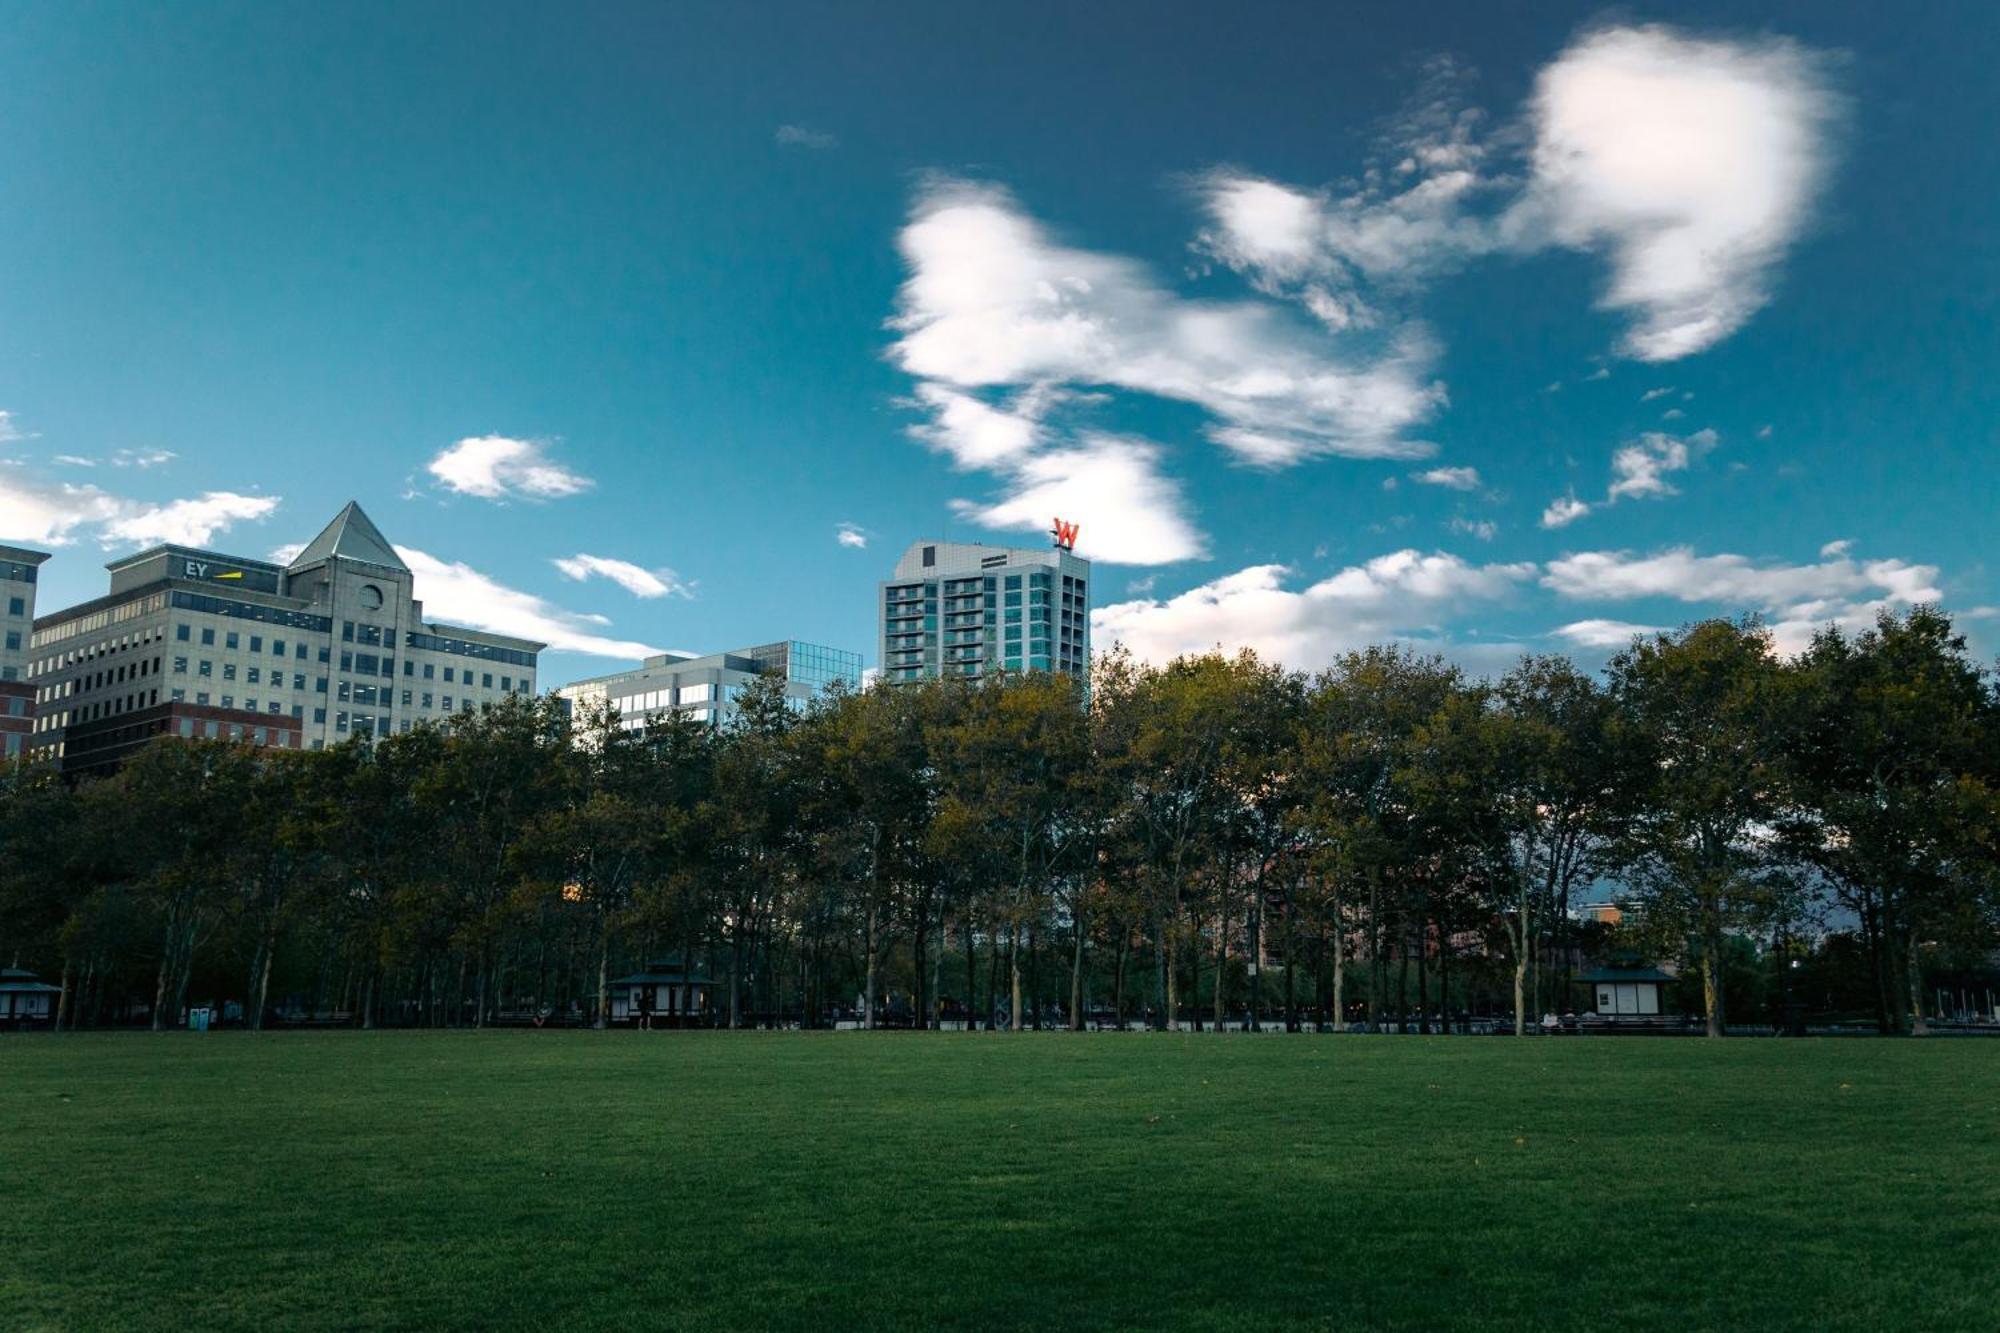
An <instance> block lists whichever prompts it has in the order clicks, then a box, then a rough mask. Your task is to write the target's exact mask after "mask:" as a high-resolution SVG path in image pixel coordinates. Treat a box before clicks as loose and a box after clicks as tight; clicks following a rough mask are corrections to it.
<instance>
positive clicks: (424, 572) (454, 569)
mask: <svg viewBox="0 0 2000 1333" xmlns="http://www.w3.org/2000/svg"><path fill="white" fill-rule="evenodd" d="M396 553H397V554H398V555H400V556H402V557H403V563H405V564H407V565H408V566H409V567H410V572H411V573H412V574H414V575H415V576H416V586H417V590H418V592H419V594H420V595H421V596H422V597H423V599H424V611H425V613H426V614H427V615H432V616H435V617H436V618H437V619H439V620H442V621H447V622H450V623H452V624H459V625H469V626H471V627H473V628H475V629H486V630H492V631H493V632H494V633H496V634H512V635H515V636H517V637H520V638H524V639H535V640H539V641H540V642H542V643H546V644H548V645H549V647H551V648H553V649H555V650H557V651H558V652H566V653H586V654H589V655H590V656H593V657H615V658H642V657H650V656H652V655H653V654H654V653H656V652H658V651H659V650H658V649H656V648H651V647H648V646H647V645H646V644H643V643H638V642H635V641H633V640H630V639H617V638H613V637H611V636H610V635H608V634H605V633H603V632H602V631H603V630H604V629H606V628H607V627H608V626H609V625H610V624H611V621H610V620H609V619H608V618H606V617H604V616H601V615H593V614H588V613H585V612H579V611H570V610H567V609H565V608H563V607H560V606H557V605H556V604H555V603H553V602H550V601H547V600H546V599H544V598H541V597H537V596H535V595H534V594H533V593H528V592H522V591H521V590H520V589H518V588H510V587H508V586H507V585H505V584H503V583H501V582H499V581H498V580H496V579H493V578H491V577H489V576H487V575H486V574H483V573H481V572H480V571H478V570H476V569H474V568H472V566H470V565H467V564H464V563H462V562H459V561H454V560H441V559H439V558H437V557H436V556H433V555H431V554H429V553H428V552H425V551H421V550H418V549H417V548H415V547H411V546H398V547H397V548H396Z"/></svg>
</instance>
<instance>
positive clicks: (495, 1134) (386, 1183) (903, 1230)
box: [0, 1032, 2000, 1333]
mask: <svg viewBox="0 0 2000 1333" xmlns="http://www.w3.org/2000/svg"><path fill="white" fill-rule="evenodd" d="M0 1127H4V1128H0V1328H5V1329H9V1330H18V1329H24V1328H26V1329H33V1328H62V1329H92V1330H96V1329H115V1328H128V1327H129V1328H178V1329H185V1330H206V1329H216V1328H259V1327H284V1328H381V1327H415V1326H432V1327H435V1326H456V1327H467V1328H500V1327H514V1328H526V1327H594V1328H626V1329H638V1328H696V1327H700V1328H740V1329H763V1328H811V1329H815V1330H821V1331H822V1333H823V1331H824V1330H830V1329H836V1328H847V1327H879V1328H910V1329H919V1328H923V1329H928V1328H964V1329H982V1330H983V1329H996V1328H1035V1329H1045V1328H1111V1327H1123V1328H1268V1327H1278V1326H1286V1325H1306V1326H1325V1327H1342V1328H1361V1327H1366V1328H1399V1329H1436V1328H1524V1327H1537V1328H1544V1329H1553V1328H1561V1329H1591V1330H1596V1331H1597V1333H1603V1331H1604V1330H1613V1329H1615V1330H1626V1329H1642V1328H1643V1329H1652V1328H1669V1327H1671V1328H1677V1329H1693V1328H1721V1327H1733V1328H1759V1329H1779V1328H1796V1329H1827V1328H1849V1329H1882V1328H1923V1329H1960V1328H1963V1329H1990V1328H1993V1327H1995V1326H1996V1325H2000V1043H1984V1042H1976V1041H1956V1042H1951V1041H1940V1042H1935V1043H1931V1044H1924V1043H1918V1042H1896V1041H1842V1042H1834V1041H1804V1042H1781V1041H1772V1040H1764V1041H1750V1040H1742V1041H1732V1042H1723V1043H1703V1042H1699V1041H1645V1040H1630V1041H1616V1040H1601V1039H1600V1040H1567V1041H1565V1040H1554V1041H1550V1040H1533V1041H1527V1042H1514V1041H1505V1040H1495V1039H1479V1038H1471V1039H1468V1038H1450V1039H1427V1038H1380V1037H1375V1038H1371V1037H1341V1038H1330V1037H1264V1038H1255V1037H1252V1038H1245V1037H1241V1036H1227V1037H1220V1036H1215V1035H1198V1036H1171V1037H1170V1036H1150V1035H1136V1034H1135V1035H1109V1034H1107V1035H1090V1036H1069V1035H1055V1034H1047V1035H1036V1034H1027V1035H1023V1036H1019V1037H1007V1036H993V1035H979V1036H966V1035H962V1034H952V1035H943V1036H929V1035H916V1034H906V1033H897V1034H880V1035H863V1034H838V1035H836V1034H806V1035H798V1034H787V1035H775V1034H756V1033H743V1034H702V1033H656V1034H640V1033H610V1034H598V1033H553V1032H551V1033H542V1032H511V1033H382V1034H372V1033H327V1034H280V1035H272V1036H263V1037H260V1036H254V1035H247V1034H237V1033H216V1034H209V1035H206V1036H198V1035H192V1034H170V1035H167V1036H163V1037H153V1036H146V1035H139V1034H130V1035H104V1036H93V1035H84V1036H80V1037H71V1036H65V1037H60V1038H54V1037H24V1038H7V1039H4V1040H0Z"/></svg>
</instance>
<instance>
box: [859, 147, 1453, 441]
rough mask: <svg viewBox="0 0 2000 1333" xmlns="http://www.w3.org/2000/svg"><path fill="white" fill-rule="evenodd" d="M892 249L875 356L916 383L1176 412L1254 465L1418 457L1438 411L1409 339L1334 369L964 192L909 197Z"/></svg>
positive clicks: (1310, 342)
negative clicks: (1088, 392) (1426, 423)
mask: <svg viewBox="0 0 2000 1333" xmlns="http://www.w3.org/2000/svg"><path fill="white" fill-rule="evenodd" d="M900 245H901V249H902V252H903V258H904V262H905V264H906V266H907V267H908V270H909V277H908V279H907V281H905V283H904V284H903V288H902V292H901V294H900V297H899V300H898V312H897V315H896V318H895V320H894V321H893V327H894V328H895V330H896V331H897V333H898V335H899V337H898V338H897V341H896V343H895V344H894V346H893V347H892V348H891V355H892V357H893V358H894V359H895V361H896V362H897V364H898V365H900V366H901V367H902V368H903V369H904V370H905V371H907V372H909V373H910V374H912V375H914V376H916V377H917V378H918V379H920V380H922V381H925V382H927V383H930V384H935V385H942V386H947V387H949V388H950V389H953V390H956V391H958V392H960V393H969V392H974V391H980V390H995V389H998V390H1014V391H1021V390H1039V391H1044V392H1045V391H1047V390H1049V389H1051V388H1060V387H1063V386H1071V387H1076V388H1086V389H1103V388H1109V389H1118V390H1125V391H1130V392H1134V393H1140V394H1146V395H1151V396H1154V397H1159V398H1166V399H1171V400H1175V401H1179V402H1185V403H1190V404H1193V405H1194V406H1196V407H1198V408H1200V409H1202V410H1203V412H1204V413H1206V414H1207V416H1208V418H1209V421H1208V425H1207V433H1208V435H1209V436H1210V438H1212V439H1213V440H1215V441H1216V442H1217V443H1219V444H1221V445H1223V446H1224V447H1225V448H1227V449H1229V450H1231V451H1232V452H1233V453H1235V454H1236V455H1237V457H1238V458H1240V459H1242V460H1243V461H1246V462H1252V463H1257V464H1262V465H1271V466H1275V465H1282V464H1285V463H1292V462H1297V461H1299V460H1300V459H1303V458H1307V457H1310V456H1312V455H1315V454H1345V455H1349V456H1354V457H1369V458H1380V457H1404V458H1407V457H1413V456H1420V455H1424V454H1428V453H1429V452H1431V447H1430V446H1428V445H1426V444H1422V443H1415V442H1412V441H1410V440H1408V439H1407V438H1405V436H1404V432H1405V431H1406V430H1407V429H1408V428H1409V427H1411V426H1412V425H1414V424H1416V423H1418V422H1420V421H1422V420H1423V419H1425V418H1426V417H1427V416H1429V414H1430V413H1431V412H1432V411H1433V410H1434V409H1435V408H1436V406H1437V405H1438V404H1439V402H1440V401H1441V398H1442V390H1441V389H1440V388H1439V387H1438V386H1437V385H1436V384H1435V383H1433V382H1432V381H1431V379H1430V377H1429V373H1428V372H1429V363H1430V360H1431V348H1430V345H1429V343H1428V341H1427V340H1426V339H1424V338H1423V337H1421V336H1420V335H1419V334H1417V332H1416V331H1414V330H1411V331H1408V332H1407V333H1406V334H1404V335H1403V336H1400V337H1398V338H1395V339H1393V340H1391V341H1390V342H1389V344H1388V345H1386V346H1384V347H1382V348H1380V349H1379V350H1378V351H1376V352H1374V353H1372V354H1361V355H1353V354H1347V355H1342V354H1339V353H1337V352H1336V351H1335V348H1334V347H1333V346H1332V345H1331V344H1330V343H1328V342H1327V341H1326V340H1324V339H1323V338H1321V337H1319V336H1317V335H1315V334H1314V333H1313V332H1312V330H1310V329H1309V328H1302V327H1300V326H1299V325H1297V324H1296V323H1295V322H1293V321H1291V320H1288V319H1287V318H1286V317H1285V316H1284V313H1283V312H1282V310H1280V309H1278V308H1276V307H1274V306H1272V305H1271V304H1269V303H1267V302H1259V301H1234V302H1218V301H1195V300H1189V299H1185V298H1182V297H1179V296H1176V295H1175V294H1173V293H1172V292H1170V291H1168V290H1167V289H1166V287H1165V286H1163V285H1162V284H1161V282H1160V281H1159V280H1158V279H1157V278H1156V277H1155V276H1154V275H1153V274H1152V273H1150V272H1149V271H1148V270H1147V269H1146V268H1145V267H1144V266H1143V265H1141V264H1139V263H1137V262H1136V261H1133V260H1131V259H1127V258H1124V257H1122V256H1119V255H1113V254H1105V253H1102V252H1098V251H1091V250H1081V249H1076V248H1073V247H1070V246H1065V245H1062V244H1060V243H1059V242H1057V241H1056V240H1054V239H1053V238H1052V237H1051V236H1049V234H1048V233H1047V232H1046V231H1045V230H1044V229H1043V227H1042V226H1041V225H1040V224H1039V223H1038V222H1036V221H1035V220H1034V219H1033V218H1031V217H1030V216H1029V215H1028V214H1027V213H1026V212H1025V211H1024V210H1023V209H1022V208H1021V207H1020V205H1019V204H1018V203H1016V202H1015V200H1014V198H1013V197H1012V196H1011V195H1010V194H1008V193H1007V192H1006V191H1005V190H1003V189H1000V188H999V187H997V186H992V185H982V184H977V183H974V182H970V181H964V180H952V179H940V180H937V181H933V182H931V183H930V184H929V185H928V186H926V187H925V188H924V189H923V190H922V191H921V192H920V193H919V195H918V198H917V201H916V205H915V207H914V209H913V210H912V215H911V219H910V222H909V225H908V226H906V227H905V228H904V229H903V233H902V237H901V241H900Z"/></svg>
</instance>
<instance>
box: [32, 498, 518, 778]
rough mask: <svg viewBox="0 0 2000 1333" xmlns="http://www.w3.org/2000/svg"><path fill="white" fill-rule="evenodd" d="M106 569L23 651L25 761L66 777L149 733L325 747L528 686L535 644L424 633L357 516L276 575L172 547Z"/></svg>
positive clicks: (355, 512)
mask: <svg viewBox="0 0 2000 1333" xmlns="http://www.w3.org/2000/svg"><path fill="white" fill-rule="evenodd" d="M106 568H107V569H109V570H110V573H111V590H110V592H109V593H107V594H106V595H105V596H103V597H99V598H96V599H95V600H92V601H89V602H84V603H82V604H81V605H78V606H73V607H69V608H68V609H66V610H62V611H57V612H53V613H51V614H48V615H44V616H41V617H38V618H37V619H36V620H35V621H34V632H33V636H32V638H31V640H30V643H29V648H28V654H27V656H28V662H27V676H28V679H29V681H30V683H31V684H32V686H33V689H34V693H35V709H36V717H35V721H34V728H35V730H34V740H33V745H34V749H35V752H36V754H37V755H38V756H39V757H41V758H46V759H53V760H57V761H60V762H61V764H62V766H63V770H64V772H66V773H67V772H72V771H94V770H101V769H104V768H108V767H111V766H114V765H115V764H116V763H117V762H118V761H119V760H120V759H122V758H123V757H124V756H125V755H127V754H129V753H130V752H131V751H132V750H133V749H135V748H137V747H138V746H139V745H142V744H144V743H145V742H146V741H147V740H148V739H150V738H151V737H153V736H157V735H162V734H173V735H179V736H186V737H227V738H232V739H239V740H247V741H251V742H253V743H256V744H263V745H276V746H284V747H287V748H311V749H321V748H324V747H325V746H328V745H333V744H336V743H338V742H340V741H343V740H346V739H347V738H348V737H350V736H361V737H365V738H373V737H379V736H386V735H389V734H390V733H392V732H395V731H408V730H409V729H410V728H411V727H413V726H415V725H416V723H417V722H419V721H422V720H441V719H443V718H446V717H448V716H450V715H451V714H452V713H455V712H461V711H466V710H470V709H473V708H476V707H478V706H479V705H481V704H488V703H494V702H497V701H498V700H500V699H503V698H505V697H506V696H507V695H509V694H517V693H528V694H532V693H533V692H534V690H535V670H536V663H537V659H538V655H539V653H540V652H541V650H542V648H543V647H544V646H545V645H543V644H541V643H537V642H535V641H533V640H531V639H520V638H514V637H512V636H510V635H504V634H493V633H490V632H488V631H485V630H476V629H470V628H466V627H464V626H459V625H448V624H438V623H433V622H430V621H427V620H426V619H425V618H424V610H423V603H422V602H421V601H419V600H417V597H416V591H417V590H416V589H415V587H414V586H413V585H414V578H413V576H412V574H411V572H410V568H409V566H408V565H406V564H404V562H403V560H402V558H401V557H399V556H398V555H397V554H396V551H395V548H394V547H393V546H391V545H390V544H389V542H388V540H387V539H386V538H384V537H383V536H382V533H381V531H380V529H378V528H377V527H376V526H375V525H374V523H372V522H370V521H369V518H368V516H367V515H366V514H365V513H363V512H362V510H361V507H360V506H359V505H356V504H352V503H350V504H349V505H347V507H346V508H344V509H342V510H341V511H340V513H339V514H338V515H336V516H335V517H334V520H333V521H332V522H331V523H329V524H327V526H326V528H325V529H324V530H322V531H321V532H320V534H319V535H318V536H317V537H315V538H313V540H312V541H310V542H308V543H307V544H306V545H305V547H304V548H303V549H301V550H300V551H299V553H298V555H296V556H295V557H293V558H292V559H291V560H290V561H289V562H287V563H285V564H282V565H281V564H276V563H273V562H271V561H267V560H253V559H246V558H244V557H241V556H232V555H224V554H221V553H219V552H215V551H204V550H199V549H196V548H193V547H185V546H174V545H168V546H157V547H153V548H152V549H150V550H146V551H141V552H139V553H138V554H136V555H131V556H127V557H125V558H123V559H120V560H115V561H113V562H112V563H111V564H110V565H108V566H106Z"/></svg>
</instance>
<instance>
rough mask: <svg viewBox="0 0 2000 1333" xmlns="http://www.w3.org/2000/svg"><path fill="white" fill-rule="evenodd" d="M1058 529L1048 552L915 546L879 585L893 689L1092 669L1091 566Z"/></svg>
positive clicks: (975, 545)
mask: <svg viewBox="0 0 2000 1333" xmlns="http://www.w3.org/2000/svg"><path fill="white" fill-rule="evenodd" d="M1075 535H1076V529H1075V528H1074V527H1070V526H1068V525H1064V524H1060V523H1059V524H1058V525H1057V535H1056V543H1057V544H1056V545H1055V546H1053V547H1050V548H1048V549H1045V550H1032V549H1022V548H1018V547H1011V546H987V545H984V544H982V543H979V542H944V541H937V542H918V543H916V544H915V545H913V546H911V547H910V549H909V550H907V551H905V552H903V558H902V559H901V560H899V561H897V562H896V572H895V575H894V577H892V578H890V579H888V580H886V581H885V582H883V583H882V584H881V585H880V588H879V592H878V602H877V605H878V606H879V608H880V613H881V626H882V633H881V637H880V643H879V651H880V653H881V662H882V674H883V675H884V676H885V677H886V678H887V679H889V680H890V681H893V682H898V683H901V682H905V681H913V680H928V679H934V678H936V677H939V676H962V677H972V678H978V677H981V676H988V675H992V674H994V673H996V672H1003V671H1062V672H1067V673H1070V674H1072V675H1078V676H1081V675H1084V674H1086V673H1087V672H1088V671H1089V669H1090V562H1089V561H1088V560H1082V559H1079V558H1078V557H1077V556H1076V555H1075V554H1073V553H1072V552H1071V550H1070V545H1071V544H1072V543H1073V542H1074V541H1075Z"/></svg>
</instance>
